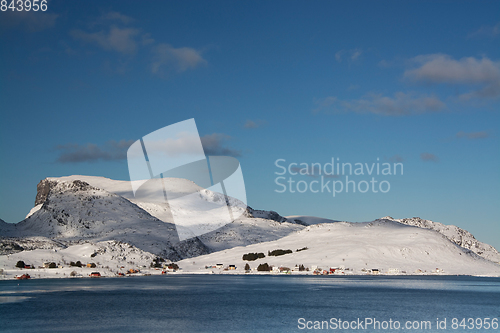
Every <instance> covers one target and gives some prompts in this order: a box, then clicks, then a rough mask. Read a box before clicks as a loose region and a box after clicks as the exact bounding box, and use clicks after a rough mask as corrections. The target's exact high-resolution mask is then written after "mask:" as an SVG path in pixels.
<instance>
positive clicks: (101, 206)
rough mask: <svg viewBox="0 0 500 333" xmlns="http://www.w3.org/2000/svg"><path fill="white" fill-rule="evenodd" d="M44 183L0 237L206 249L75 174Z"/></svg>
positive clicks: (169, 251)
mask: <svg viewBox="0 0 500 333" xmlns="http://www.w3.org/2000/svg"><path fill="white" fill-rule="evenodd" d="M49 186H50V191H48V192H47V193H46V194H44V196H38V195H37V206H40V208H39V209H38V210H36V211H34V212H33V213H32V214H31V215H29V217H28V218H26V219H25V220H23V221H21V222H19V223H17V224H16V225H13V226H9V228H5V229H6V230H2V235H3V236H4V237H17V238H20V237H33V236H43V237H47V238H50V239H54V240H58V241H67V242H77V241H79V240H82V239H83V240H85V239H86V240H89V241H93V242H100V241H105V240H116V241H121V242H126V243H129V244H131V245H134V246H136V247H138V248H140V249H142V250H144V251H148V252H151V253H155V254H158V255H161V256H163V257H165V258H169V259H172V260H178V259H180V258H185V257H191V256H196V255H200V254H204V253H208V249H207V248H206V247H205V246H204V245H203V244H202V243H201V242H200V241H199V240H198V239H196V238H194V239H191V240H188V241H185V242H179V240H178V237H177V233H176V230H175V226H174V225H173V224H171V223H165V222H163V221H160V220H158V219H157V218H155V217H153V216H151V215H150V214H149V213H148V212H146V211H144V210H143V209H141V208H139V207H138V206H136V205H134V204H133V203H131V202H130V201H129V200H127V199H125V198H123V197H121V196H119V195H116V194H114V193H110V192H107V191H105V190H103V189H100V188H97V187H94V186H91V185H89V184H88V183H86V182H83V181H80V180H74V181H71V182H68V181H53V180H51V181H50V183H49ZM39 193H40V191H39ZM40 198H43V204H40V203H39V202H40V201H39V199H40Z"/></svg>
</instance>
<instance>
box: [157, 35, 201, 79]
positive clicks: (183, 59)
mask: <svg viewBox="0 0 500 333" xmlns="http://www.w3.org/2000/svg"><path fill="white" fill-rule="evenodd" d="M205 64H207V61H206V60H205V59H203V57H202V55H201V52H200V51H198V50H195V49H193V48H190V47H179V48H175V47H173V46H171V45H170V44H165V43H160V44H158V45H156V46H155V47H154V48H153V61H152V63H151V72H152V73H153V74H157V75H160V76H163V75H165V74H166V73H167V72H169V71H171V70H175V71H177V72H184V71H186V70H188V69H194V68H196V67H198V66H200V65H205Z"/></svg>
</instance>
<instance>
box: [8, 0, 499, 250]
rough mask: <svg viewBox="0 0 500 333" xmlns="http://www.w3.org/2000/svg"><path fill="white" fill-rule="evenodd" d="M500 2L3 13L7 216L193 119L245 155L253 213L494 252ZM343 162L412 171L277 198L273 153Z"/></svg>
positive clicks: (57, 4)
mask: <svg viewBox="0 0 500 333" xmlns="http://www.w3.org/2000/svg"><path fill="white" fill-rule="evenodd" d="M499 12H500V3H499V2H498V1H491V2H489V1H482V2H480V5H479V4H478V2H475V1H470V2H466V1H461V2H456V1H441V2H409V1H405V2H400V1H386V2H374V1H355V2H334V1H315V2H314V3H311V2H305V1H272V2H266V1H262V2H259V1H257V2H255V1H252V2H224V1H217V2H205V1H182V2H180V1H179V2H154V3H153V2H151V3H149V2H148V3H141V4H139V3H138V2H137V1H104V2H103V1H99V2H98V1H85V2H73V1H72V2H70V1H56V0H54V1H50V2H49V3H48V10H47V11H46V12H43V13H42V12H29V13H25V12H21V13H18V12H14V13H12V12H11V11H6V12H0V40H1V44H2V48H1V49H0V57H1V65H0V75H1V76H0V78H1V80H0V85H1V86H0V88H1V90H0V91H1V92H0V112H1V119H2V121H1V122H0V133H1V134H0V135H1V146H0V149H1V156H2V159H1V164H0V165H1V171H2V172H1V173H0V218H2V219H4V220H5V221H7V222H18V221H20V220H22V219H23V218H24V216H25V215H26V213H27V212H28V211H29V209H30V208H31V207H32V206H33V202H34V199H35V194H36V184H37V183H38V182H39V181H40V180H41V179H43V178H45V177H57V176H65V175H72V174H82V175H95V176H105V177H109V178H113V179H128V176H129V175H128V169H127V162H126V159H125V153H126V149H127V148H128V146H129V145H130V144H131V143H132V142H133V141H135V140H137V139H139V138H140V137H142V136H144V135H146V134H148V133H150V132H152V131H154V130H156V129H159V128H161V127H164V126H167V125H169V124H172V123H176V122H179V121H182V120H185V119H189V118H195V120H196V123H197V126H198V129H199V132H200V135H201V136H202V137H203V143H204V147H205V150H206V152H207V153H209V154H215V155H217V154H226V155H232V156H236V157H238V159H239V161H240V163H241V167H242V171H243V175H244V178H245V183H246V189H247V195H248V204H249V205H250V206H252V207H253V208H257V209H273V210H276V211H277V212H279V213H280V214H282V215H295V214H300V215H315V216H322V217H327V218H332V219H339V220H348V221H368V220H373V219H375V218H379V217H382V216H386V215H391V216H393V217H395V218H403V217H413V216H419V217H422V218H425V219H430V220H434V221H438V222H442V223H445V224H454V225H457V226H459V227H462V228H464V229H467V230H468V231H470V232H472V233H473V234H474V235H475V236H476V237H477V238H478V239H479V240H481V241H484V242H487V243H490V244H492V245H494V246H495V247H496V248H497V249H499V248H500V243H499V240H498V239H500V237H498V236H499V235H500V226H499V222H500V221H499V216H500V208H499V207H500V205H499V202H500V191H499V188H500V177H499V170H500V156H499V152H500V149H499V148H500V144H499V124H500V115H499V98H500V47H499V44H500V21H499V18H498V13H499ZM332 157H334V158H339V159H340V162H346V163H352V164H354V163H357V162H359V163H363V164H364V163H368V164H371V163H374V162H377V158H378V159H379V160H378V161H379V163H394V162H400V163H403V165H404V174H403V175H399V174H398V175H392V176H380V175H379V176H376V179H377V181H379V182H380V181H383V180H386V181H388V182H389V183H390V186H391V188H390V191H388V192H387V193H380V192H379V193H373V192H372V191H368V192H367V193H360V192H359V191H357V192H356V193H352V192H350V193H345V192H343V193H338V194H337V195H336V196H335V197H333V196H332V194H331V193H312V192H311V191H306V192H305V193H297V192H295V193H291V192H290V191H288V190H287V191H286V192H285V193H278V192H277V190H281V187H280V186H278V185H277V184H276V178H277V177H279V175H277V174H276V172H280V171H281V169H279V168H278V167H276V165H275V161H276V160H277V159H284V160H285V161H286V162H285V163H282V164H285V165H288V164H289V163H292V162H295V163H308V164H309V165H310V164H311V163H321V164H322V165H323V164H324V163H328V162H330V161H331V159H332ZM284 176H285V177H286V179H288V178H290V177H291V178H292V180H293V181H295V182H298V181H303V183H302V184H304V183H305V184H308V185H309V184H311V182H312V181H314V180H319V179H320V178H319V177H311V176H307V175H304V176H300V175H290V174H286V175H284ZM344 176H345V175H340V176H338V177H336V178H332V177H330V178H324V180H325V181H327V180H330V181H338V182H342V181H344V178H345V177H344ZM352 179H354V180H355V181H356V182H357V183H358V184H359V182H361V181H362V180H365V181H369V180H370V179H371V177H370V176H367V175H365V176H357V177H354V178H352ZM338 185H339V186H340V184H338Z"/></svg>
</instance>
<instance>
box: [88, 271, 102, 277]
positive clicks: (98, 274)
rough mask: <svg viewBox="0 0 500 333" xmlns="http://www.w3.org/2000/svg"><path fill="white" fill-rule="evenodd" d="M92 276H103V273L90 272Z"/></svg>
mask: <svg viewBox="0 0 500 333" xmlns="http://www.w3.org/2000/svg"><path fill="white" fill-rule="evenodd" d="M90 277H101V273H99V272H92V273H90Z"/></svg>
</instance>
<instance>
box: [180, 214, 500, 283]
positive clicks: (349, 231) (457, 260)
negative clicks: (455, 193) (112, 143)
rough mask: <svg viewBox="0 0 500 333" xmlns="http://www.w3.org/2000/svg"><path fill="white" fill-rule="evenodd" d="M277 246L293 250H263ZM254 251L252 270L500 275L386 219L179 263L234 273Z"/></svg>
mask: <svg viewBox="0 0 500 333" xmlns="http://www.w3.org/2000/svg"><path fill="white" fill-rule="evenodd" d="M303 248H307V249H303ZM276 249H283V250H288V249H290V250H292V251H293V253H290V254H285V255H282V256H277V257H275V256H269V255H268V251H273V250H276ZM298 249H303V250H301V251H297V250H298ZM256 252H262V253H264V254H265V255H266V257H265V258H262V259H257V260H256V261H250V262H248V263H249V265H250V267H251V268H253V269H255V268H256V267H257V266H258V265H259V264H262V263H268V264H269V265H273V266H276V267H289V268H293V267H295V265H301V264H303V265H304V266H305V267H307V268H309V269H313V268H314V267H320V268H322V269H329V268H330V267H336V268H341V270H340V273H345V274H365V273H366V272H367V271H371V270H373V269H378V270H380V272H381V273H382V274H387V273H392V274H397V273H398V272H399V273H403V272H405V274H432V273H441V274H470V275H491V276H500V265H497V264H495V263H493V262H491V261H489V260H486V259H484V258H482V257H480V256H478V255H476V254H475V253H474V252H472V251H470V250H467V249H464V248H462V247H459V246H458V245H456V244H454V243H452V242H451V241H449V240H448V239H447V238H446V237H444V236H443V235H441V234H440V233H438V232H436V231H433V230H429V229H422V228H418V227H413V226H408V225H404V224H401V223H397V222H395V221H389V220H377V221H374V222H370V223H348V222H338V223H328V224H316V225H312V226H309V227H307V228H306V229H304V230H300V231H298V232H295V233H293V234H291V235H289V236H286V237H284V238H282V239H279V240H275V241H271V242H265V243H260V244H253V245H249V246H245V247H237V248H233V249H229V250H225V251H220V252H216V253H211V254H208V255H203V256H200V257H197V258H196V261H193V260H190V259H186V260H183V261H181V262H179V266H180V267H182V268H183V269H184V270H185V271H192V272H203V271H205V272H206V271H207V269H206V268H205V267H206V266H211V265H215V264H219V263H221V264H223V265H224V266H228V265H235V266H236V267H237V269H236V272H243V268H244V266H245V264H246V263H247V261H243V260H242V256H243V254H246V253H256ZM436 269H438V270H436ZM210 270H212V269H210ZM337 272H339V271H337Z"/></svg>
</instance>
